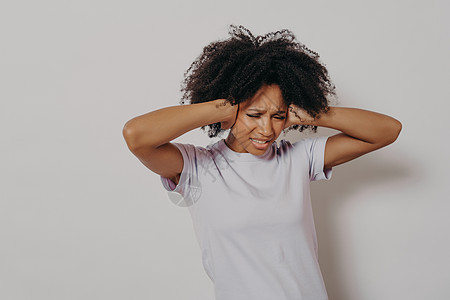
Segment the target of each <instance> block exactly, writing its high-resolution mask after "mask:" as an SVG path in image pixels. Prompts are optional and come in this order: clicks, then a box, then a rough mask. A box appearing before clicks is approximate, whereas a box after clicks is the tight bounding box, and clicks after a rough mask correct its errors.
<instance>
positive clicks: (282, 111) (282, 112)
mask: <svg viewBox="0 0 450 300" xmlns="http://www.w3.org/2000/svg"><path fill="white" fill-rule="evenodd" d="M248 110H254V111H257V112H259V113H261V112H265V111H266V110H265V109H259V108H249V109H248ZM275 113H276V114H284V113H286V111H284V110H279V111H277V112H275Z"/></svg>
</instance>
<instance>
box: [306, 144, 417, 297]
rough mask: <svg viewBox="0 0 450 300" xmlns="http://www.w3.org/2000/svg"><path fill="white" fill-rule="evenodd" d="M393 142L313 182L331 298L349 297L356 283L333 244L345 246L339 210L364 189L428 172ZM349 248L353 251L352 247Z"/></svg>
mask: <svg viewBox="0 0 450 300" xmlns="http://www.w3.org/2000/svg"><path fill="white" fill-rule="evenodd" d="M389 146H390V145H388V146H386V147H385V148H381V149H378V150H375V151H373V152H370V153H368V154H366V155H363V156H360V157H358V158H356V159H354V160H352V161H349V162H347V163H344V164H342V165H338V166H335V167H334V168H333V175H332V177H331V179H330V180H329V181H327V180H321V181H315V182H312V183H311V201H312V206H313V210H314V219H315V220H316V229H317V235H318V236H320V239H319V240H320V241H319V249H320V250H319V251H320V257H319V258H320V266H321V270H322V273H323V277H324V280H325V284H326V287H327V290H328V293H329V297H330V299H333V300H344V299H346V300H349V299H352V294H354V291H351V289H354V287H348V286H347V285H348V280H345V279H344V276H342V275H343V274H346V275H348V274H349V273H352V270H351V266H347V267H346V268H345V269H343V267H342V266H343V264H342V263H340V261H339V260H340V259H341V258H340V257H339V253H337V252H336V251H333V245H340V246H339V248H342V247H341V244H342V242H341V241H339V234H338V233H337V232H336V226H335V225H334V224H333V222H334V220H336V214H337V213H338V212H339V211H341V210H342V208H343V207H349V206H350V205H351V204H350V203H349V201H354V195H357V194H362V195H364V191H368V190H370V189H373V188H374V187H375V188H376V187H380V188H382V189H384V190H387V191H388V192H389V189H392V188H393V187H395V186H399V187H400V186H405V185H406V184H405V182H407V184H408V185H411V183H413V184H417V185H419V184H420V182H422V180H423V178H424V176H425V175H424V174H423V172H422V171H421V170H423V169H424V167H422V166H420V165H418V164H411V163H410V162H411V161H414V160H413V159H411V158H410V157H408V155H407V154H405V153H400V152H398V151H392V150H389V149H388V148H389ZM383 149H384V150H385V151H390V153H389V156H388V158H382V156H381V155H378V154H379V151H383ZM377 152H378V153H377ZM373 154H375V155H373ZM385 157H386V156H385ZM383 186H385V187H383ZM352 198H353V200H352ZM375 198H376V201H379V202H380V205H382V203H383V202H384V201H395V199H394V200H393V199H392V198H389V199H385V198H383V197H381V196H380V197H376V196H375ZM358 201H362V202H364V201H365V199H363V198H361V199H359V200H358ZM362 204H363V203H362ZM340 235H341V236H342V234H340ZM321 241H322V242H321ZM343 248H345V247H343ZM347 248H348V247H347ZM348 250H349V251H351V249H348ZM341 252H342V251H341Z"/></svg>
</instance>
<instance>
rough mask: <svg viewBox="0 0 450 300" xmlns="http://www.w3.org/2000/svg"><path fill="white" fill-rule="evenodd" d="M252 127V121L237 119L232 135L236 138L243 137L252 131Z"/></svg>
mask: <svg viewBox="0 0 450 300" xmlns="http://www.w3.org/2000/svg"><path fill="white" fill-rule="evenodd" d="M253 127H254V124H253V122H251V121H247V120H245V119H244V120H243V119H237V120H236V123H235V125H234V127H233V135H234V136H235V137H237V138H239V137H245V136H247V135H248V134H249V133H250V132H251V131H252V128H253Z"/></svg>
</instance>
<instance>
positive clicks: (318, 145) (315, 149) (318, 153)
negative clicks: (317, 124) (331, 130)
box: [303, 136, 332, 181]
mask: <svg viewBox="0 0 450 300" xmlns="http://www.w3.org/2000/svg"><path fill="white" fill-rule="evenodd" d="M327 140H328V136H319V137H311V138H305V139H304V140H303V145H304V146H305V148H306V153H307V154H308V157H309V179H310V181H317V180H322V179H325V180H330V179H331V175H332V169H331V168H328V169H324V164H325V145H326V143H327Z"/></svg>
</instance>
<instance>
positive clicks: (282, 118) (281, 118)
mask: <svg viewBox="0 0 450 300" xmlns="http://www.w3.org/2000/svg"><path fill="white" fill-rule="evenodd" d="M247 116H249V117H252V118H258V117H259V116H254V115H249V114H247ZM275 119H279V120H284V119H286V117H275Z"/></svg>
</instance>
